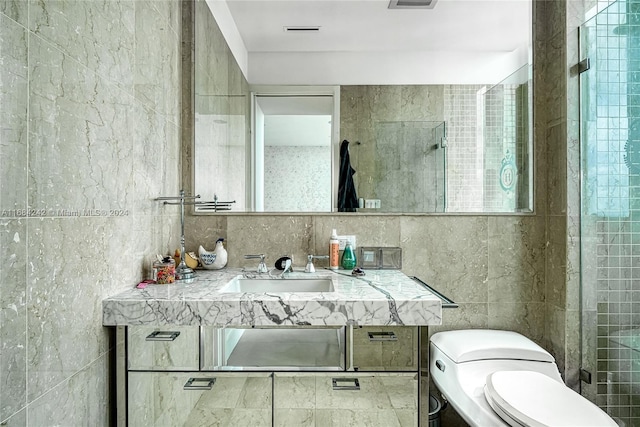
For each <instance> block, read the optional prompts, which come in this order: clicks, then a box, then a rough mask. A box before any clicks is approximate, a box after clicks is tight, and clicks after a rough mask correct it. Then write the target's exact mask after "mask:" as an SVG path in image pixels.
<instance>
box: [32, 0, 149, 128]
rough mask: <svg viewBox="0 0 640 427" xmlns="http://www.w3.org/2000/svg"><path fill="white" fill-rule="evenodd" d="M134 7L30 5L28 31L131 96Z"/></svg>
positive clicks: (77, 1)
mask: <svg viewBox="0 0 640 427" xmlns="http://www.w3.org/2000/svg"><path fill="white" fill-rule="evenodd" d="M136 3H138V2H131V1H107V2H94V1H82V0H64V1H62V0H54V1H46V2H29V6H30V9H29V17H30V19H29V28H30V30H31V31H33V32H34V34H36V35H38V36H39V37H42V39H44V40H46V41H47V42H50V43H52V44H53V45H55V46H56V48H57V49H60V50H61V51H62V52H64V54H65V55H68V56H69V57H70V58H73V59H75V60H76V61H78V62H79V63H81V64H82V65H83V66H85V67H87V68H89V69H90V70H92V71H94V72H95V73H97V74H99V75H101V76H103V77H104V78H106V79H107V80H108V81H109V82H111V83H113V84H116V85H118V86H120V87H122V88H123V89H124V90H125V91H127V93H129V94H131V93H132V84H133V78H134V55H135V54H136V52H135V51H134V46H135V44H134V43H135V41H136V40H135V39H136V37H135V31H136V28H135V17H136V15H137V14H136V13H135V9H134V5H135V4H136ZM154 42H155V40H154ZM90 92H91V91H89V93H90ZM114 104H117V103H116V102H114ZM105 118H106V117H105Z"/></svg>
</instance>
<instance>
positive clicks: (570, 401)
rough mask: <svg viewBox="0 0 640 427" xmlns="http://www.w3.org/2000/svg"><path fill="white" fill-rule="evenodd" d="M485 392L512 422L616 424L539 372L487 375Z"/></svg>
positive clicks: (534, 426)
mask: <svg viewBox="0 0 640 427" xmlns="http://www.w3.org/2000/svg"><path fill="white" fill-rule="evenodd" d="M484 394H485V397H486V399H487V401H488V402H489V405H491V407H492V408H493V409H494V411H495V412H496V413H497V414H498V415H500V416H501V417H502V418H503V419H504V420H505V421H506V422H507V423H509V424H511V425H517V426H528V427H538V426H567V427H570V426H572V427H588V426H594V427H596V426H597V427H605V426H612V427H616V426H617V424H616V423H615V422H614V421H613V419H611V417H609V416H608V415H607V414H606V413H605V412H604V411H603V410H601V409H600V408H598V407H597V406H596V405H594V404H593V403H591V402H590V401H588V400H587V399H585V398H584V397H582V396H581V395H579V394H578V393H576V392H574V391H573V390H571V389H570V388H569V387H567V386H565V385H564V384H563V383H561V382H558V381H556V380H553V379H551V378H549V377H548V376H546V375H544V374H541V373H539V372H534V371H498V372H494V373H492V374H490V375H489V376H487V380H486V384H485V387H484ZM505 415H506V417H505ZM508 418H511V419H508ZM514 421H515V423H513V422H514Z"/></svg>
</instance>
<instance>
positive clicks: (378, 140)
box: [350, 121, 447, 213]
mask: <svg viewBox="0 0 640 427" xmlns="http://www.w3.org/2000/svg"><path fill="white" fill-rule="evenodd" d="M360 133H361V134H364V131H361V132H360ZM356 144H357V145H356V146H355V147H352V148H351V149H350V153H351V161H352V164H353V165H354V167H355V169H356V171H357V173H356V185H357V193H358V196H359V197H362V198H364V199H368V200H370V199H373V200H379V201H380V205H379V206H376V207H375V208H374V209H375V212H385V213H391V212H444V211H445V200H446V188H445V187H446V179H447V177H446V162H447V157H446V156H447V155H446V151H447V149H446V126H445V123H444V122H433V121H388V122H385V121H380V122H375V123H374V125H373V138H372V140H371V141H363V142H362V143H361V144H358V143H356ZM365 208H366V206H365ZM365 211H366V210H365Z"/></svg>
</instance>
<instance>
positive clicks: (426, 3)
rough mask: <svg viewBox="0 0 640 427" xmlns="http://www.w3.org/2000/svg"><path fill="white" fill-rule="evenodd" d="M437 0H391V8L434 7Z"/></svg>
mask: <svg viewBox="0 0 640 427" xmlns="http://www.w3.org/2000/svg"><path fill="white" fill-rule="evenodd" d="M436 1H437V0H391V1H390V2H389V9H433V7H434V6H435V5H436Z"/></svg>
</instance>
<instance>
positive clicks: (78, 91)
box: [29, 37, 134, 216]
mask: <svg viewBox="0 0 640 427" xmlns="http://www.w3.org/2000/svg"><path fill="white" fill-rule="evenodd" d="M29 58H30V59H29V60H30V65H31V81H30V98H29V99H30V102H29V109H30V125H29V126H30V129H29V131H30V142H29V205H30V207H31V208H34V209H44V210H45V211H46V212H47V214H49V213H50V212H53V213H54V214H53V215H50V216H55V212H56V211H58V210H63V211H64V210H71V211H76V210H80V211H82V210H85V209H106V210H110V209H127V208H129V207H130V206H131V201H132V197H133V185H134V183H133V180H132V176H133V174H132V164H133V159H132V157H131V156H132V153H133V142H132V140H131V137H130V135H131V134H132V126H133V123H132V120H131V119H132V117H133V109H132V105H131V100H130V99H127V98H126V97H124V96H123V93H122V92H121V91H120V90H118V89H117V88H115V87H113V86H111V85H109V84H107V83H106V82H105V81H104V80H103V79H102V78H100V77H99V76H98V75H96V74H94V73H92V72H90V71H88V70H87V69H86V68H83V67H81V66H79V64H78V63H76V62H75V61H72V60H68V58H66V57H65V56H64V55H63V54H61V53H60V51H58V50H57V49H55V48H53V47H51V46H49V45H46V44H45V43H43V42H42V41H41V40H40V39H39V38H37V37H35V38H33V39H32V41H31V43H30V49H29ZM62 216H66V215H64V214H63V215H62Z"/></svg>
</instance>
